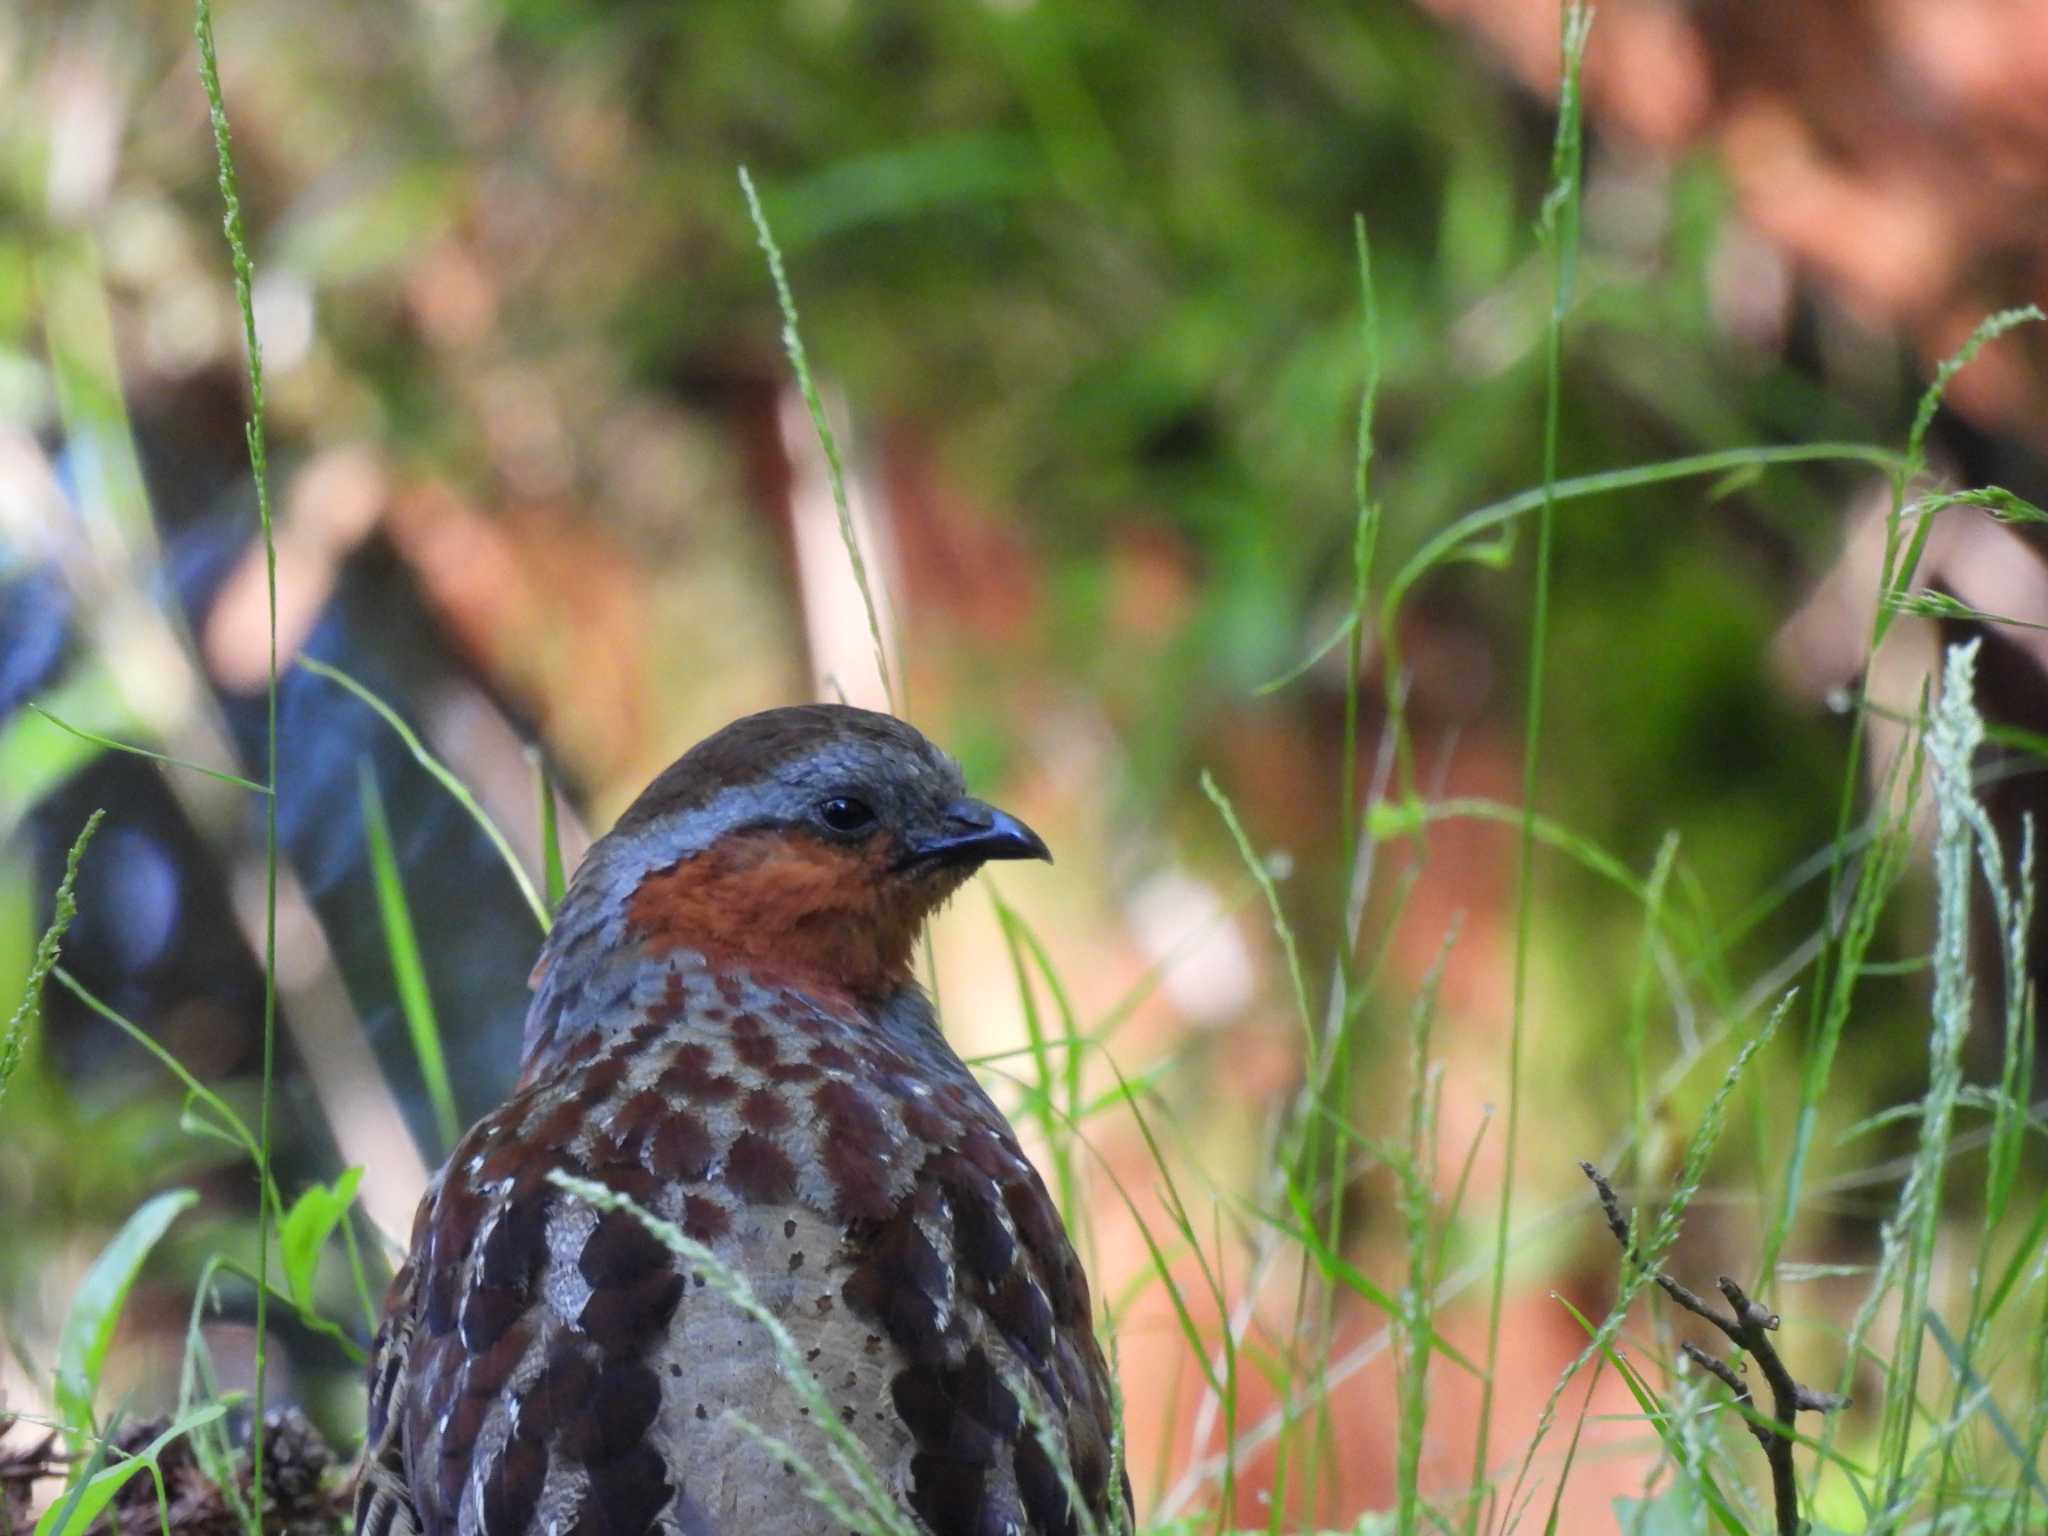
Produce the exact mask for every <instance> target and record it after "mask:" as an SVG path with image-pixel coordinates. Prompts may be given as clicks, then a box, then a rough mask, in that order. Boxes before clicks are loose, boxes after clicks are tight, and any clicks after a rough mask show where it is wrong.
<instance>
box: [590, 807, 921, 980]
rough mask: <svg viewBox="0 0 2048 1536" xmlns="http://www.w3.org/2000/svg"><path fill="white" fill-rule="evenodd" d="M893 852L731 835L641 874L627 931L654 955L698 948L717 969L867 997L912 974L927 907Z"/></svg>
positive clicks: (771, 834)
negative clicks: (890, 859) (892, 867)
mask: <svg viewBox="0 0 2048 1536" xmlns="http://www.w3.org/2000/svg"><path fill="white" fill-rule="evenodd" d="M886 854H887V850H886V849H880V848H877V849H873V850H862V849H848V848H844V847H840V846H838V845H835V844H831V843H827V842H825V841H823V840H822V839H818V838H814V837H810V836H807V835H804V834H802V833H793V832H789V831H786V830H780V829H778V830H773V831H764V832H757V833H740V834H735V835H733V836H729V837H726V838H723V839H721V840H720V841H719V842H718V843H717V844H716V845H715V846H713V847H711V848H709V849H707V850H705V851H704V852H703V853H700V854H697V855H695V856H693V857H691V858H687V859H684V860H682V861H680V862H678V863H676V864H674V865H672V866H670V867H669V868H667V869H662V870H657V871H655V872H654V873H653V874H651V875H649V876H648V877H647V878H646V879H645V880H643V881H642V882H641V883H640V886H639V887H638V889H637V890H635V891H634V893H633V895H632V896H631V897H630V898H629V900H628V901H627V904H626V923H627V928H628V931H629V933H630V934H631V935H632V936H633V937H634V938H636V939H637V940H638V941H639V942H640V943H641V944H642V945H643V946H644V947H645V948H646V949H648V950H649V951H650V952H652V953H655V954H667V953H669V952H672V951H674V950H679V949H684V950H694V951H696V952H697V953H699V954H701V955H703V956H704V958H705V960H706V961H707V962H708V963H709V964H711V965H713V966H714V967H717V968H721V969H722V968H726V967H731V968H733V969H736V970H745V971H748V972H750V973H752V974H753V975H755V976H757V977H761V978H763V979H769V978H773V979H776V980H780V981H784V982H786V983H789V984H791V985H794V986H798V987H801V988H803V989H805V990H807V991H812V992H817V993H822V994H824V995H826V996H831V997H838V998H844V999H846V1000H848V1001H851V1002H857V1003H862V1002H872V1001H873V1000H875V999H879V998H883V997H887V996H888V995H890V994H891V993H893V992H894V991H896V989H897V988H899V987H900V986H902V985H903V984H904V983H905V982H907V981H909V980H910V979H911V955H912V950H913V948H914V946H915V944H916V941H917V933H918V929H919V928H920V927H921V926H922V925H923V922H924V918H925V915H926V911H927V910H928V906H929V899H928V897H929V893H927V892H923V891H919V890H914V889H911V888H907V887H905V886H904V884H903V883H902V882H901V881H899V880H898V879H896V878H895V877H893V876H892V875H891V874H890V873H889V870H888V866H887V861H886Z"/></svg>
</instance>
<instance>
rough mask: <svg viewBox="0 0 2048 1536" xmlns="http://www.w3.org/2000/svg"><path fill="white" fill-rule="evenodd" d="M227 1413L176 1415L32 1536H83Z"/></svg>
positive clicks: (50, 1512) (47, 1513)
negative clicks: (119, 1497)
mask: <svg viewBox="0 0 2048 1536" xmlns="http://www.w3.org/2000/svg"><path fill="white" fill-rule="evenodd" d="M195 1198H196V1197H195ZM227 1411H228V1405H227V1404H226V1403H208V1404H207V1405H206V1406H205V1407H203V1408H196V1409H194V1410H193V1411H192V1412H190V1413H186V1414H181V1415H179V1416H178V1417H177V1418H176V1419H174V1420H172V1422H171V1423H170V1425H169V1426H168V1427H167V1428H166V1429H165V1430H164V1432H163V1433H162V1434H160V1435H158V1436H157V1437H156V1438H155V1439H154V1440H152V1441H150V1442H149V1444H148V1445H145V1446H144V1447H143V1448H142V1449H141V1450H139V1451H137V1452H136V1453H135V1454H134V1455H133V1456H129V1457H124V1458H123V1459H122V1460H120V1461H117V1462H113V1463H112V1464H110V1465H106V1466H102V1467H100V1468H99V1469H98V1470H97V1471H95V1472H93V1473H92V1475H91V1476H90V1477H88V1478H86V1479H84V1480H83V1481H82V1482H80V1483H79V1484H78V1485H77V1487H75V1488H74V1489H73V1490H72V1496H71V1497H69V1498H67V1499H65V1500H63V1501H62V1502H61V1503H57V1504H52V1505H51V1506H50V1507H49V1508H48V1509H46V1510H44V1511H43V1514H42V1518H41V1519H39V1520H37V1521H36V1532H35V1536H85V1532H86V1531H87V1530H88V1529H89V1528H90V1527H91V1525H92V1523H93V1522H94V1521H95V1520H97V1519H98V1518H99V1517H100V1515H101V1514H103V1513H104V1512H105V1511H106V1508H107V1505H108V1504H110V1503H112V1502H113V1498H114V1495H115V1494H117V1493H119V1492H120V1491H121V1489H122V1487H123V1485H125V1484H126V1483H127V1481H128V1480H129V1479H130V1478H131V1477H133V1476H134V1475H135V1474H136V1473H137V1472H140V1471H142V1470H143V1469H144V1468H148V1469H149V1470H150V1471H152V1472H155V1471H156V1470H157V1468H158V1463H159V1460H160V1458H161V1457H162V1456H163V1453H164V1452H165V1450H167V1449H168V1448H169V1447H170V1444H171V1442H172V1441H174V1440H177V1439H179V1438H180V1437H182V1436H185V1435H189V1434H191V1433H192V1432H193V1431H194V1430H196V1429H200V1428H202V1427H204V1426H206V1425H208V1424H211V1423H213V1422H214V1421H215V1420H216V1419H219V1418H221V1417H222V1416H223V1415H225V1414H226V1413H227Z"/></svg>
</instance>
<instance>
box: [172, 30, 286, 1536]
mask: <svg viewBox="0 0 2048 1536" xmlns="http://www.w3.org/2000/svg"><path fill="white" fill-rule="evenodd" d="M192 33H193V37H194V39H195V40H196V41H197V43H198V47H199V80H200V84H201V86H202V87H203V89H204V90H205V92H206V106H207V114H208V118H209V120H210V122H211V124H212V127H213V154H214V161H215V163H216V164H217V166H218V167H219V171H220V197H221V207H222V214H221V230H222V233H223V234H225V235H226V237H227V244H228V254H229V257H230V259H231V261H232V262H233V265H234V272H235V304H236V307H237V308H238V309H240V310H241V312H242V342H243V345H244V347H245V348H246V349H247V353H248V369H249V422H248V427H247V432H246V436H247V439H248V444H249V473H250V476H251V478H252V479H253V480H254V481H255V484H256V516H257V522H258V524H259V525H260V526H261V528H262V531H263V588H264V620H265V623H264V628H265V631H266V639H267V640H268V642H269V648H268V651H267V654H266V661H265V666H264V674H263V742H264V761H263V779H264V784H265V787H266V788H267V789H268V790H269V793H268V794H266V795H265V796H264V797H263V1088H262V1094H263V1098H262V1106H261V1109H260V1112H259V1114H258V1119H257V1141H258V1144H259V1146H260V1149H261V1155H260V1157H259V1159H258V1169H259V1173H258V1176H257V1177H258V1184H257V1191H256V1272H257V1275H258V1277H259V1282H258V1284H257V1287H256V1367H255V1369H256V1390H255V1405H254V1409H253V1412H252V1416H251V1421H250V1440H249V1460H250V1466H251V1469H252V1482H251V1486H250V1506H251V1511H252V1516H253V1523H254V1524H256V1525H258V1526H260V1524H261V1522H262V1518H263V1466H264V1462H263V1433H264V1424H263V1400H264V1393H265V1392H266V1390H267V1389H268V1382H269V1372H268V1369H267V1364H268V1360H269V1350H270V1286H269V1283H268V1281H269V1275H270V1221H271V1217H272V1216H273V1215H274V1214H275V1204H276V1202H275V1192H274V1191H270V1192H271V1194H272V1198H271V1199H269V1200H266V1199H265V1198H264V1196H265V1192H266V1190H269V1187H270V1146H271V1141H270V1130H271V1125H270V1117H271V1103H272V1098H273V1089H274V1088H275V1086H276V1081H277V856H278V854H277V849H278V844H277V529H276V525H275V523H274V521H273V519H272V517H271V510H270V462H269V447H268V442H267V439H266V436H265V431H264V417H263V343H262V340H261V338H259V337H258V336H257V334H256V302H255V297H254V293H255V280H256V268H255V264H254V263H253V262H252V261H251V260H250V259H249V238H248V232H247V230H246V229H245V228H244V227H243V222H242V197H241V192H240V190H239V189H238V187H237V185H236V179H235V156H234V149H233V145H232V143H231V142H230V135H229V132H228V109H227V103H226V101H225V99H224V98H223V97H222V95H221V88H220V61H219V59H218V58H217V57H216V55H215V51H214V44H213V10H212V7H211V5H210V4H209V0H196V3H195V6H194V11H193V18H192Z"/></svg>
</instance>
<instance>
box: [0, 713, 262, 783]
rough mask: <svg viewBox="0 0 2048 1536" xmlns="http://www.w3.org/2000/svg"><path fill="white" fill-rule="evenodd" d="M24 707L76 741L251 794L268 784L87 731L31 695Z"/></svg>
mask: <svg viewBox="0 0 2048 1536" xmlns="http://www.w3.org/2000/svg"><path fill="white" fill-rule="evenodd" d="M28 707H29V708H30V709H32V710H34V711H35V712H36V713H37V714H38V715H40V716H42V717H43V719H45V720H47V721H49V722H50V724H52V725H54V726H55V727H57V729H58V730H60V731H67V732H69V733H70V734H71V735H73V736H76V737H77V738H78V739H79V740H80V741H89V742H91V743H92V744H93V745H94V746H96V747H104V748H105V749H106V750H107V751H109V752H125V753H127V754H128V755H129V756H130V757H142V758H147V759H148V760H149V761H150V762H152V763H162V764H163V765H164V766H165V767H166V768H183V769H185V770H186V771H187V772H189V773H199V774H204V775H205V776H206V777H207V778H209V779H218V780H220V782H221V783H223V784H232V785H234V786H235V787H236V788H237V789H246V790H249V791H251V792H252V793H255V794H259V795H267V794H269V793H270V786H269V785H267V784H258V783H257V782H256V781H255V780H254V779H245V778H243V777H242V776H241V775H240V774H238V773H229V772H227V771H226V770H225V769H221V768H209V767H207V766H206V764H204V763H195V762H193V761H191V760H190V759H189V758H183V757H171V756H169V755H167V754H166V753H162V752H152V751H150V750H149V748H147V747H138V746H136V745H135V744H134V743H132V742H126V741H116V740H115V739H114V738H113V737H111V736H102V735H101V734H100V733H99V732H98V731H88V730H87V729H86V728H85V727H84V726H82V725H73V724H72V723H71V722H70V721H69V720H66V719H64V718H63V717H62V716H60V715H56V714H53V713H51V712H50V711H49V710H47V709H45V708H43V706H42V705H40V704H38V703H37V702H36V701H35V700H34V699H30V700H29V701H28Z"/></svg>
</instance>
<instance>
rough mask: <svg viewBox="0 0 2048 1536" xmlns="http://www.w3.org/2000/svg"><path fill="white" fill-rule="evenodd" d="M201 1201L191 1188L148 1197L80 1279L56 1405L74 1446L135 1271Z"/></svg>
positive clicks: (63, 1338) (67, 1325)
mask: <svg viewBox="0 0 2048 1536" xmlns="http://www.w3.org/2000/svg"><path fill="white" fill-rule="evenodd" d="M198 1203H199V1192H198V1191H197V1190H192V1189H173V1190H166V1191H165V1192H164V1193H163V1194H160V1195H157V1196H155V1197H153V1198H151V1199H149V1200H146V1201H144V1202H143V1203H142V1204H141V1205H140V1206H138V1207H137V1208H136V1210H135V1211H134V1213H133V1214H131V1215H130V1216H129V1218H128V1220H127V1221H126V1222H125V1223H123V1225H122V1227H121V1230H120V1231H119V1232H116V1233H115V1234H114V1236H113V1239H112V1240H111V1241H110V1242H109V1243H108V1244H107V1246H106V1247H104V1248H102V1249H101V1250H100V1253H99V1257H98V1258H96V1259H94V1260H93V1261H92V1267H91V1268H90V1269H88V1270H87V1271H86V1272H85V1278H84V1279H83V1280H81V1281H80V1282H79V1285H78V1294H77V1295H75V1296H73V1297H72V1298H71V1309H70V1311H68V1312H67V1313H66V1314H65V1315H64V1329H63V1332H62V1334H61V1335H60V1336H59V1338H58V1344H57V1384H56V1385H57V1409H58V1412H60V1413H61V1414H62V1415H63V1416H64V1423H65V1425H66V1426H67V1428H68V1429H69V1430H70V1431H71V1441H72V1444H73V1445H74V1446H76V1445H78V1444H79V1443H81V1441H82V1440H83V1438H84V1436H85V1434H86V1432H87V1431H89V1430H90V1429H91V1428H92V1405H93V1399H94V1398H96V1397H98V1396H99V1390H100V1371H101V1369H102V1368H103V1367H104V1366H105V1364H106V1360H107V1346H108V1345H110V1344H111V1343H113V1341H114V1330H115V1329H116V1328H117V1327H119V1326H120V1322H121V1313H122V1310H123V1309H124V1308H125V1307H126V1306H127V1305H128V1292H129V1289H130V1288H131V1287H132V1286H133V1285H134V1284H135V1277H136V1276H137V1275H139V1274H140V1273H141V1272H142V1266H143V1264H144V1263H145V1262H146V1261H147V1260H148V1258H149V1254H150V1250H151V1249H153V1248H155V1247H156V1245H157V1243H158V1241H159V1240H160V1239H161V1238H162V1237H163V1235H164V1233H166V1232H168V1231H169V1230H170V1227H171V1223H172V1222H174V1221H176V1220H177V1219H178V1216H179V1214H180V1213H181V1212H184V1211H188V1210H190V1209H191V1208H192V1207H193V1206H195V1205H197V1204H198Z"/></svg>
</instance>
